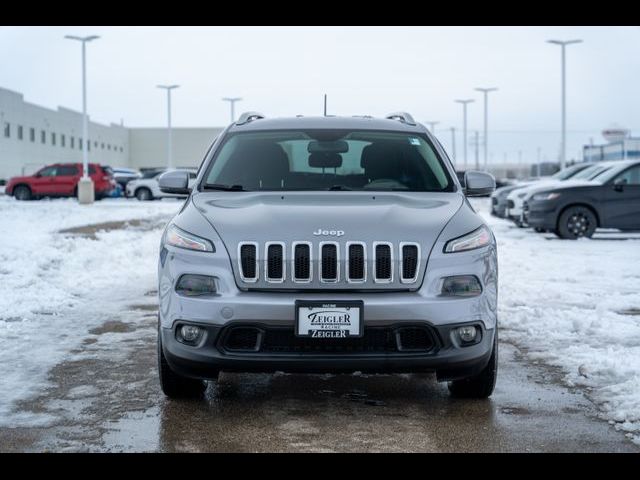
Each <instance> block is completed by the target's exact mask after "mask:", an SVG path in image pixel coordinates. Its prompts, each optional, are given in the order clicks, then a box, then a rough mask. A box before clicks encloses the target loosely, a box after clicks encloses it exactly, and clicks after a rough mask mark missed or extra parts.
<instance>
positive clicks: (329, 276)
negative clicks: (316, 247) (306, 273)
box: [321, 244, 338, 282]
mask: <svg viewBox="0 0 640 480" xmlns="http://www.w3.org/2000/svg"><path fill="white" fill-rule="evenodd" d="M321 262H322V280H328V281H332V282H335V281H337V280H338V247H337V246H336V245H332V244H328V245H323V246H322V253H321Z"/></svg>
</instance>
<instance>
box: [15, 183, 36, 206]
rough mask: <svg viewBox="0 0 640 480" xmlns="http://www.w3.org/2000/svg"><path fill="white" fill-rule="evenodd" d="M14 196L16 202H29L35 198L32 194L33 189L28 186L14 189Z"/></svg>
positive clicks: (19, 186)
mask: <svg viewBox="0 0 640 480" xmlns="http://www.w3.org/2000/svg"><path fill="white" fill-rule="evenodd" d="M13 196H14V197H15V199H16V200H21V201H25V202H26V201H28V200H31V199H32V198H33V194H32V193H31V189H30V188H29V187H27V186H26V185H18V186H17V187H16V188H14V189H13Z"/></svg>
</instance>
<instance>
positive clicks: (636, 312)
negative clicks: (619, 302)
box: [618, 308, 640, 316]
mask: <svg viewBox="0 0 640 480" xmlns="http://www.w3.org/2000/svg"><path fill="white" fill-rule="evenodd" d="M618 313H619V314H620V315H631V316H640V308H627V309H624V310H618Z"/></svg>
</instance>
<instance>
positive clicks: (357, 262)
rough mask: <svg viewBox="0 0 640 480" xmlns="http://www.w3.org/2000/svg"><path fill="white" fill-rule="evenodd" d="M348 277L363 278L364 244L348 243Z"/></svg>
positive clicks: (352, 278)
mask: <svg viewBox="0 0 640 480" xmlns="http://www.w3.org/2000/svg"><path fill="white" fill-rule="evenodd" d="M349 279H350V280H356V281H358V280H360V281H362V280H364V246H363V245H358V244H356V245H349Z"/></svg>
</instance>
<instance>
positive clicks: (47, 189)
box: [5, 163, 116, 200]
mask: <svg viewBox="0 0 640 480" xmlns="http://www.w3.org/2000/svg"><path fill="white" fill-rule="evenodd" d="M89 176H90V177H91V180H93V185H94V189H95V196H96V199H100V198H102V197H105V196H107V195H108V194H109V192H111V190H113V189H114V188H116V182H115V180H114V179H113V174H112V172H111V169H110V168H109V167H106V166H104V165H100V164H98V163H90V164H89ZM81 177H82V164H81V163H55V164H53V165H47V166H46V167H43V168H41V169H40V170H38V171H37V172H36V173H34V174H33V175H30V176H25V177H13V178H11V179H10V180H9V182H8V183H7V185H6V188H5V194H6V195H13V196H14V197H16V199H18V200H32V199H37V198H42V197H75V196H77V186H78V181H79V180H80V178H81Z"/></svg>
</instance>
